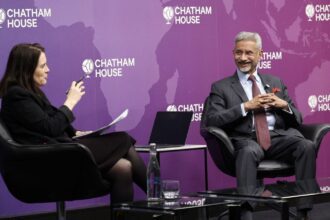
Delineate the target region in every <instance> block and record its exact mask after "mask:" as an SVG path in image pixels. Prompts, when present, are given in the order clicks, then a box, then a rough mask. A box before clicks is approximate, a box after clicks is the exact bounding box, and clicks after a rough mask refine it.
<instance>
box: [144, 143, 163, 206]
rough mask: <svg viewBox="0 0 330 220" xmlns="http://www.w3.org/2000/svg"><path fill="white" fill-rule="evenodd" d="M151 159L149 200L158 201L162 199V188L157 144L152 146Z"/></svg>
mask: <svg viewBox="0 0 330 220" xmlns="http://www.w3.org/2000/svg"><path fill="white" fill-rule="evenodd" d="M149 152H150V157H149V163H148V168H147V199H148V201H157V200H160V199H161V195H162V192H161V190H162V187H161V185H162V184H161V179H160V168H159V163H158V160H157V147H156V144H155V143H151V144H150V151H149Z"/></svg>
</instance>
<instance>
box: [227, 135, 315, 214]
mask: <svg viewBox="0 0 330 220" xmlns="http://www.w3.org/2000/svg"><path fill="white" fill-rule="evenodd" d="M270 135H271V147H270V148H269V149H268V150H267V151H265V150H263V149H262V148H261V147H260V146H259V144H258V143H257V140H256V138H255V137H252V138H239V139H234V140H232V142H233V145H234V148H235V154H236V161H235V169H236V178H237V187H238V188H244V187H247V186H249V187H251V186H252V187H253V186H257V185H258V182H257V167H258V165H259V163H260V161H261V160H264V159H274V160H279V161H284V162H288V163H293V164H294V167H295V176H296V180H307V179H313V178H315V172H316V152H315V150H316V148H315V146H314V144H313V142H312V141H310V140H307V139H305V138H303V137H299V136H295V135H279V134H277V133H275V132H273V131H271V132H270ZM306 205H307V204H306ZM306 208H308V207H306Z"/></svg>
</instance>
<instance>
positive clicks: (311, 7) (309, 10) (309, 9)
mask: <svg viewBox="0 0 330 220" xmlns="http://www.w3.org/2000/svg"><path fill="white" fill-rule="evenodd" d="M305 13H306V15H307V17H308V21H312V17H313V16H314V15H315V8H314V5H313V4H308V5H306V8H305Z"/></svg>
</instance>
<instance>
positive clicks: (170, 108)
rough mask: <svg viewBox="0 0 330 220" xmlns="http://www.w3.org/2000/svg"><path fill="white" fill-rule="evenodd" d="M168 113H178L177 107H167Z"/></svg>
mask: <svg viewBox="0 0 330 220" xmlns="http://www.w3.org/2000/svg"><path fill="white" fill-rule="evenodd" d="M166 111H168V112H176V111H178V109H177V108H176V106H175V105H169V106H167V108H166Z"/></svg>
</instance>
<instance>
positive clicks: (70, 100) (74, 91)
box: [64, 81, 85, 111]
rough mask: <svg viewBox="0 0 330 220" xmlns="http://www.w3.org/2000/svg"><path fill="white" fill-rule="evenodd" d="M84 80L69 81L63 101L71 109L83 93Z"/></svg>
mask: <svg viewBox="0 0 330 220" xmlns="http://www.w3.org/2000/svg"><path fill="white" fill-rule="evenodd" d="M83 84H84V82H83V81H81V82H79V83H76V81H73V82H72V83H71V87H70V89H69V92H68V94H67V96H66V100H65V102H64V105H65V106H67V107H68V108H69V109H70V110H71V111H72V110H73V108H74V107H75V106H76V105H77V103H78V102H79V101H80V99H81V97H82V96H83V95H85V91H84V89H85V86H84V85H83Z"/></svg>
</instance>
